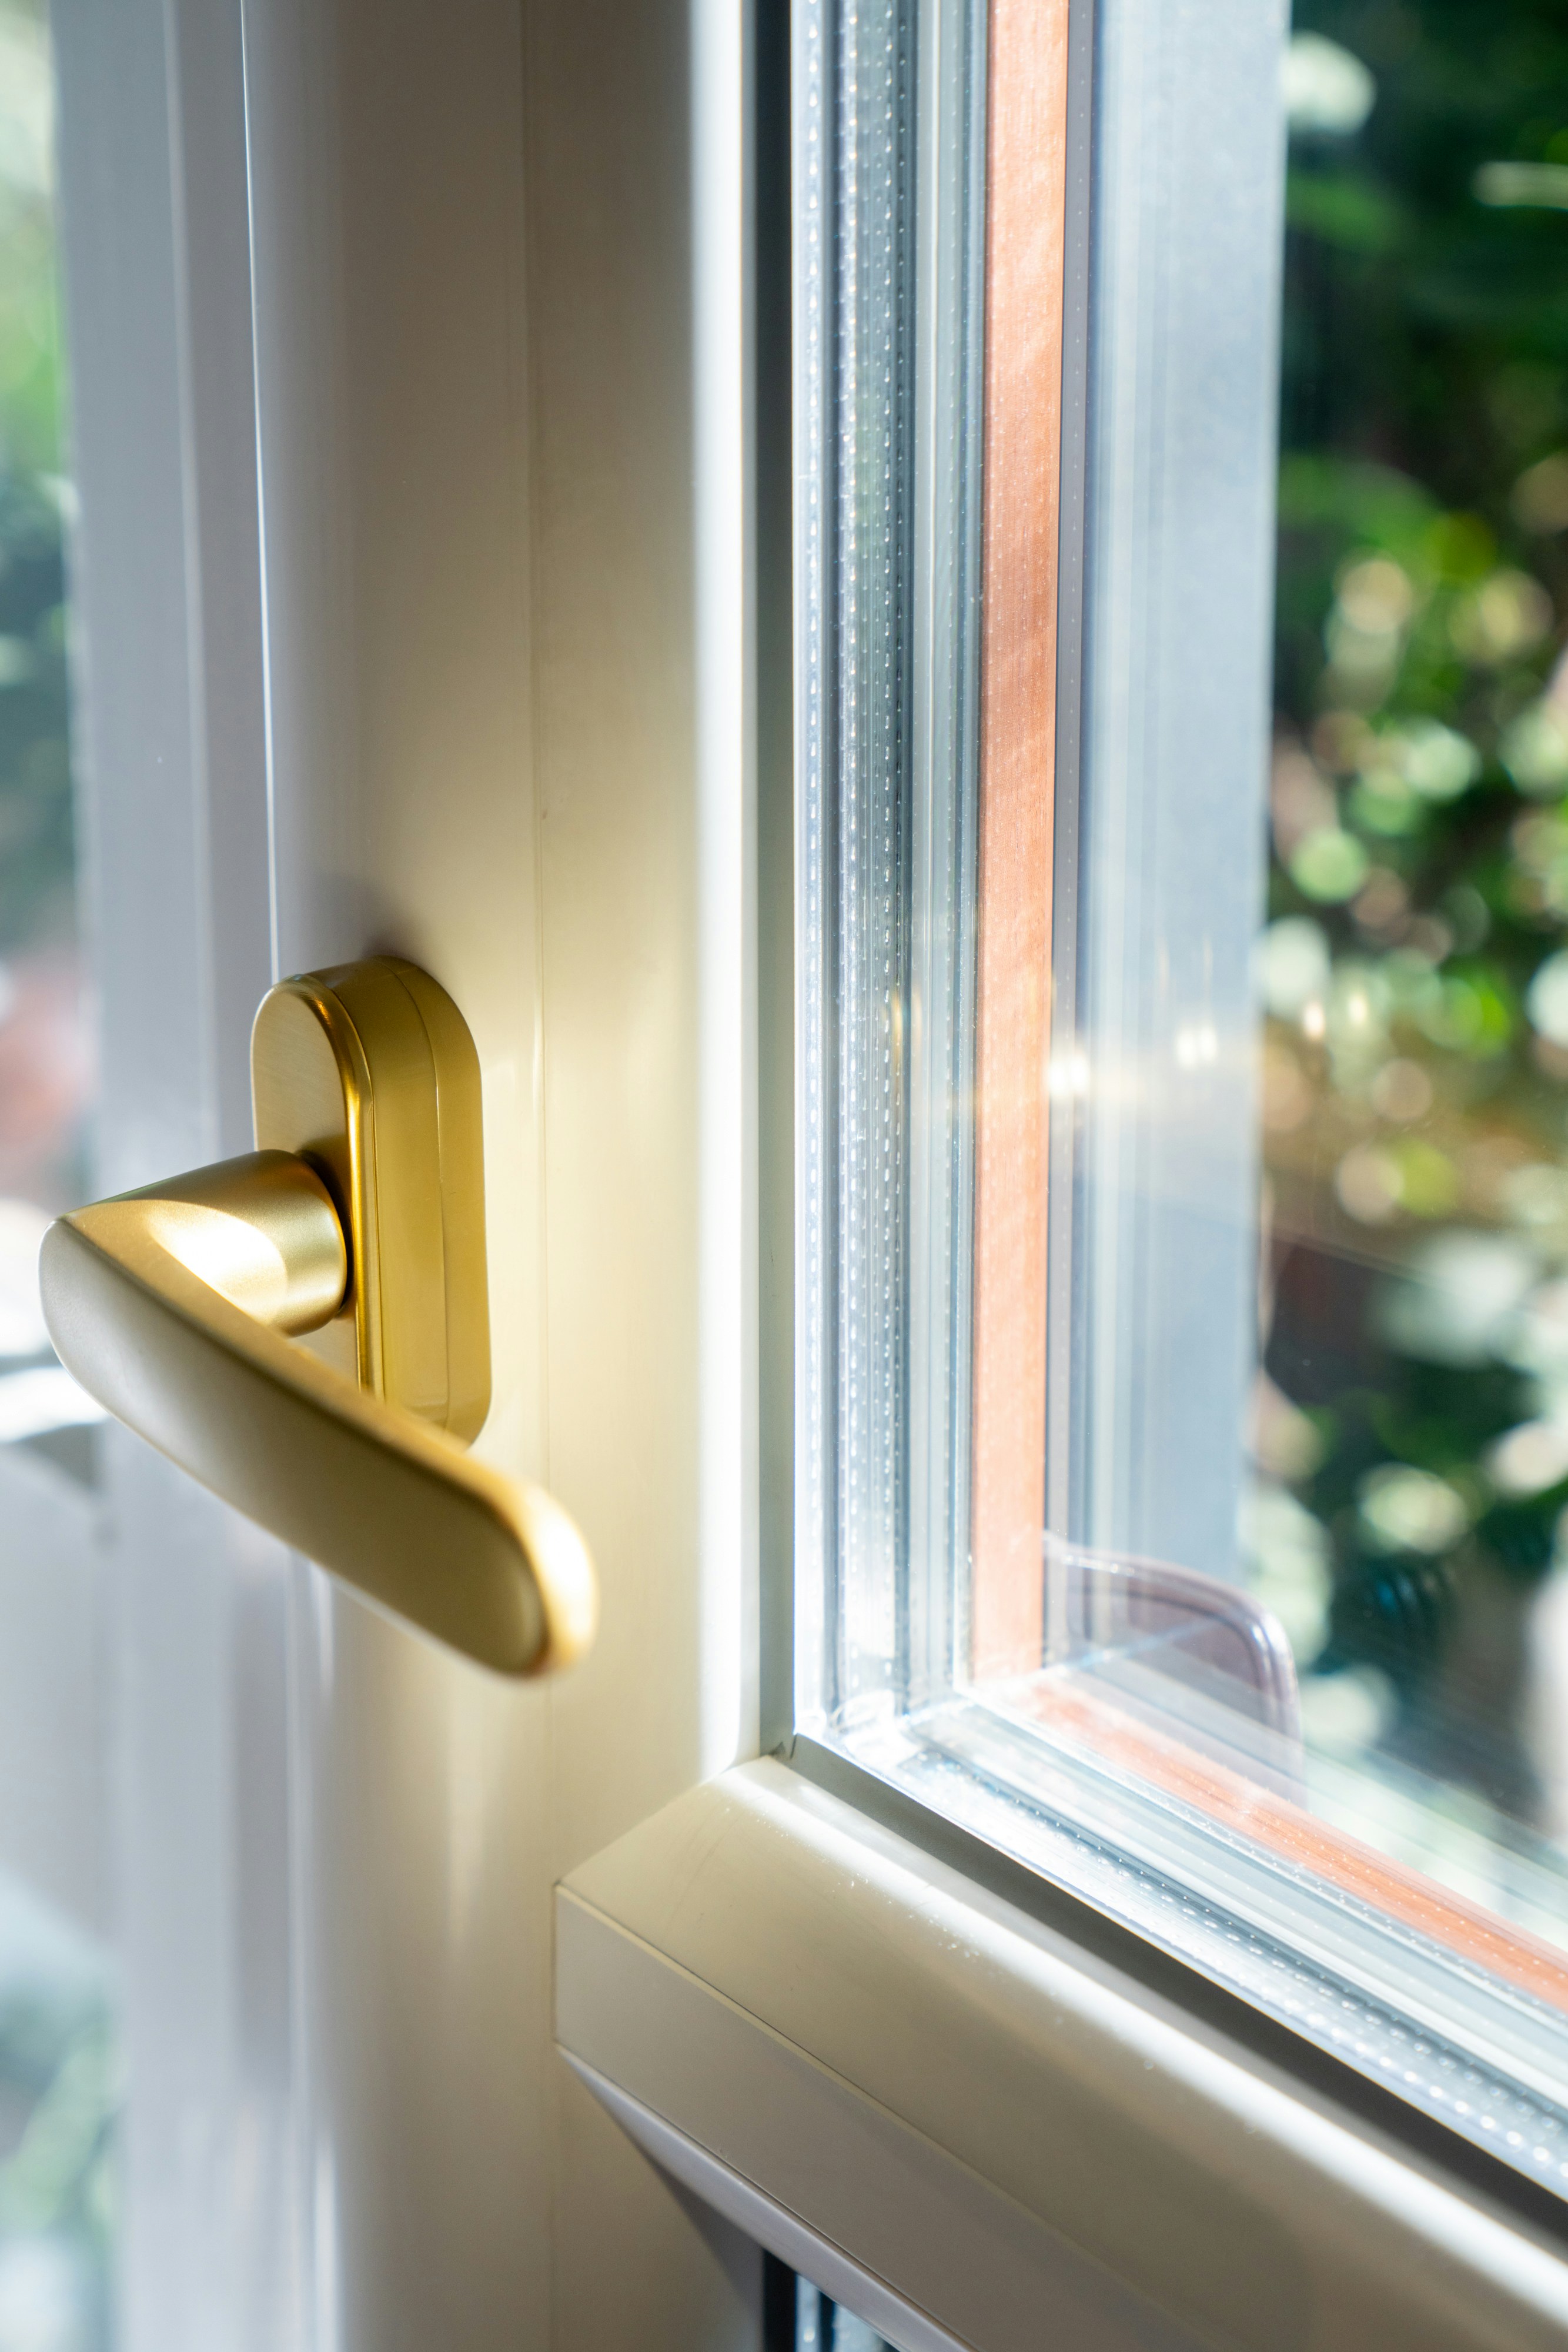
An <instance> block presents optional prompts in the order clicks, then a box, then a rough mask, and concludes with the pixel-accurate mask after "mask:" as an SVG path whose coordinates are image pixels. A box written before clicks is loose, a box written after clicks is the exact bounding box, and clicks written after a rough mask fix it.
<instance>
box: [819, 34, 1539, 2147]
mask: <svg viewBox="0 0 1568 2352" xmlns="http://www.w3.org/2000/svg"><path fill="white" fill-rule="evenodd" d="M1495 17H1496V23H1495V25H1494V23H1493V19H1492V18H1491V17H1489V18H1488V19H1487V21H1486V25H1485V26H1482V25H1481V23H1480V21H1479V19H1472V18H1471V17H1470V16H1468V15H1466V13H1465V12H1459V13H1458V15H1457V16H1456V14H1455V13H1454V12H1452V11H1450V10H1445V9H1442V8H1439V7H1438V6H1437V5H1436V0H1422V5H1416V6H1415V7H1414V8H1411V7H1409V6H1401V7H1400V8H1398V9H1396V8H1395V6H1394V5H1393V0H1362V5H1357V6H1356V7H1355V8H1354V9H1353V8H1350V7H1349V6H1348V5H1340V6H1335V5H1332V0H1303V5H1302V6H1301V9H1300V11H1299V14H1298V21H1297V23H1296V24H1295V26H1293V27H1291V26H1287V25H1286V24H1285V23H1284V22H1283V21H1281V18H1280V17H1278V16H1276V15H1274V14H1273V13H1272V12H1270V10H1268V9H1260V8H1258V7H1256V6H1254V5H1250V0H1201V5H1197V6H1193V5H1183V6H1178V5H1176V0H1100V5H1098V6H1097V7H1096V8H1095V9H1094V10H1093V12H1092V21H1091V12H1090V9H1089V7H1088V5H1087V0H1072V5H1071V7H1069V6H1068V5H1066V0H1060V5H1056V0H1052V5H1042V0H991V5H989V7H987V6H986V5H983V0H904V5H893V0H873V5H857V6H855V7H851V6H850V5H847V0H839V5H834V0H816V5H808V6H806V7H804V8H803V9H802V10H801V11H800V14H799V17H798V30H797V50H796V89H795V120H796V152H795V191H796V194H795V252H796V278H795V340H796V425H795V446H796V512H797V546H796V577H797V600H798V601H797V642H798V663H799V667H798V685H797V779H798V793H797V805H798V832H797V866H796V910H797V926H798V994H797V1136H798V1162H797V1261H796V1262H797V1272H798V1298H797V1325H796V1329H797V1344H796V1366H797V1389H796V1423H797V1460H798V1465H799V1468H798V1483H797V1496H796V1554H797V1594H798V1608H797V1627H796V1703H797V1723H798V1727H799V1731H800V1735H801V1736H802V1737H804V1738H806V1739H808V1740H814V1741H816V1742H818V1743H821V1744H823V1745H825V1746H828V1747H830V1748H835V1749H837V1750H838V1751H840V1752H841V1753H842V1754H847V1755H848V1756H849V1757H850V1758H852V1759H854V1760H855V1761H856V1762H858V1763H859V1764H861V1765H862V1766H864V1767H866V1768H867V1769H871V1770H872V1771H874V1772H876V1773H878V1774H880V1775H882V1776H883V1777H884V1778H886V1779H890V1780H894V1781H895V1782H897V1783H898V1784H900V1785H901V1786H903V1787H904V1789H905V1790H907V1791H909V1792H911V1793H913V1794H915V1795H916V1796H917V1797H919V1798H920V1799H921V1800H922V1801H925V1802H926V1803H927V1804H929V1805H931V1806H932V1807H934V1808H936V1809H938V1810H940V1811H943V1812H945V1813H946V1814H947V1815H949V1816H950V1817H953V1818H956V1819H957V1820H958V1821H960V1822H962V1823H964V1824H965V1825H967V1827H968V1828H970V1829H972V1830H974V1831H977V1832H979V1833H980V1834H981V1835H983V1836H984V1837H985V1838H986V1839H987V1840H988V1841H989V1842H990V1843H993V1844H995V1845H997V1846H999V1847H1001V1848H1004V1849H1006V1850H1007V1851H1009V1853H1012V1854H1014V1855H1015V1856H1018V1857H1020V1858H1022V1859H1024V1860H1025V1861H1027V1862H1028V1863H1029V1864H1031V1865H1032V1866H1033V1867H1035V1868H1036V1869H1038V1870H1040V1871H1041V1872H1043V1873H1044V1874H1047V1875H1049V1876H1051V1877H1052V1878H1054V1879H1056V1880H1057V1881H1059V1882H1060V1883H1061V1884H1063V1885H1067V1886H1069V1887H1071V1889H1073V1890H1074V1891H1075V1892H1077V1893H1078V1894H1079V1895H1083V1896H1085V1897H1087V1898H1088V1899H1089V1900H1091V1901H1092V1902H1093V1903H1094V1904H1096V1905H1098V1906H1101V1907H1102V1908H1103V1910H1105V1911H1106V1912H1108V1913H1110V1914H1112V1915H1113V1916H1115V1917H1117V1918H1119V1919H1120V1920H1122V1921H1123V1922H1124V1923H1125V1924H1127V1925H1129V1926H1131V1927H1134V1928H1135V1929H1137V1930H1138V1932H1139V1933H1140V1934H1142V1935H1143V1936H1145V1937H1148V1938H1150V1939H1152V1940H1154V1941H1156V1942H1158V1943H1160V1944H1161V1945H1163V1946H1165V1947H1166V1948H1169V1949H1171V1950H1174V1951H1175V1952H1176V1953H1177V1954H1179V1955H1180V1956H1181V1957H1182V1958H1185V1959H1186V1960H1187V1961H1189V1962H1190V1963H1192V1964H1194V1965H1196V1966H1197V1967H1198V1968H1200V1969H1203V1970H1204V1971H1205V1972H1206V1973H1207V1974H1208V1975H1209V1976H1211V1977H1213V1978H1215V1979H1218V1980H1219V1981H1220V1982H1221V1983H1223V1984H1224V1985H1226V1986H1227V1987H1228V1988H1229V1989H1230V1990H1233V1991H1235V1992H1238V1993H1239V1994H1241V1995H1242V1996H1243V1997H1244V1998H1245V1999H1246V2000H1249V2002H1251V2003H1253V2004H1254V2005H1255V2006H1257V2007H1259V2008H1261V2009H1263V2010H1266V2011H1270V2012H1271V2013H1272V2014H1273V2015H1275V2016H1276V2017H1277V2018H1281V2019H1283V2020H1285V2021H1288V2022H1289V2023H1291V2025H1292V2026H1293V2027H1295V2028H1296V2029H1298V2030H1299V2031H1300V2032H1302V2033H1303V2034H1305V2035H1307V2036H1309V2037H1311V2038H1312V2039H1314V2040H1316V2041H1318V2042H1320V2043H1322V2044H1323V2045H1324V2046H1325V2047H1327V2048H1329V2049H1331V2050H1332V2051H1333V2052H1334V2053H1336V2054H1337V2055H1338V2056H1340V2057H1341V2058H1343V2059H1344V2060H1346V2061H1348V2062H1349V2063H1351V2064H1353V2065H1354V2066H1356V2067H1358V2068H1360V2069H1361V2070H1363V2071H1364V2072H1365V2073H1367V2074H1371V2075H1373V2076H1374V2077H1375V2078H1378V2079H1380V2080H1382V2081H1383V2082H1384V2083H1385V2084H1388V2085H1391V2086H1392V2087H1393V2088H1395V2089H1396V2091H1397V2092H1398V2093H1399V2094H1400V2095H1401V2096H1402V2097H1405V2098H1406V2099H1408V2100H1409V2101H1411V2102H1413V2103H1415V2104H1416V2105H1419V2106H1423V2107H1425V2108H1426V2109H1427V2111H1428V2112H1429V2113H1430V2114H1431V2115H1432V2116H1436V2117H1437V2118H1439V2119H1440V2120H1441V2121H1443V2122H1444V2123H1446V2124H1448V2126H1451V2127H1452V2128H1454V2129H1455V2130H1456V2131H1458V2132H1460V2133H1463V2134H1466V2135H1467V2136H1469V2137H1470V2138H1472V2139H1473V2140H1474V2141H1476V2142H1477V2143H1478V2144H1479V2146H1481V2147H1485V2148H1488V2149H1490V2151H1492V2152H1493V2153H1494V2154H1495V2155H1497V2156H1498V2157H1500V2158H1502V2159H1503V2160H1505V2161H1507V2162H1509V2163H1511V2164H1512V2165H1514V2166H1516V2167H1518V2168H1521V2169H1522V2170H1524V2171H1526V2172H1529V2173H1532V2174H1533V2175H1535V2177H1536V2178H1537V2179H1541V2180H1543V2181H1545V2182H1548V2183H1550V2184H1551V2185H1552V2187H1554V2188H1556V2189H1562V2188H1563V2185H1564V2183H1568V2032H1565V2030H1564V2029H1565V2025H1568V1853H1565V1851H1564V1848H1563V1843H1562V1842H1561V1840H1562V1834H1563V1831H1564V1830H1565V1829H1568V1742H1565V1741H1564V1739H1563V1733H1562V1729H1561V1725H1562V1721H1563V1715H1564V1705H1563V1701H1564V1696H1568V1633H1565V1631H1564V1628H1568V1549H1565V1547H1568V1537H1565V1536H1564V1535H1562V1534H1560V1532H1559V1527H1560V1521H1561V1520H1562V1517H1563V1511H1564V1507H1565V1505H1568V1437H1565V1436H1564V1431H1565V1430H1568V1403H1565V1402H1564V1400H1568V1369H1565V1368H1568V1348H1565V1347H1564V1345H1563V1341H1562V1339H1561V1336H1560V1333H1561V1329H1562V1328H1563V1325H1564V1323H1565V1321H1568V1308H1565V1307H1564V1299H1565V1298H1568V1166H1565V1164H1564V1153H1565V1148H1568V1091H1565V1089H1568V1012H1565V1011H1564V1006H1565V1005H1568V976H1565V975H1568V945H1565V944H1564V939H1565V934H1568V891H1564V890H1563V888H1561V887H1559V885H1560V883H1561V881H1562V876H1561V874H1560V873H1559V871H1558V869H1559V867H1560V866H1562V867H1564V870H1568V853H1564V852H1563V842H1562V841H1561V840H1560V839H1559V835H1563V837H1564V838H1568V833H1565V832H1564V828H1565V825H1568V814H1565V813H1568V797H1565V795H1568V748H1565V747H1568V719H1565V718H1564V716H1563V713H1564V711H1565V710H1568V699H1565V697H1564V690H1563V686H1562V682H1561V677H1560V670H1561V667H1562V659H1561V656H1562V647H1563V625H1562V624H1561V623H1560V621H1559V614H1560V613H1561V614H1563V618H1564V619H1565V620H1568V572H1565V571H1564V570H1563V561H1564V559H1563V554H1562V550H1563V546H1564V544H1568V489H1565V488H1564V485H1565V484H1568V346H1563V345H1562V341H1561V336H1560V331H1559V329H1558V327H1557V325H1556V324H1555V323H1554V322H1555V320H1556V318H1557V304H1558V299H1559V298H1558V297H1557V296H1556V294H1555V292H1554V289H1555V287H1556V286H1557V285H1558V284H1560V282H1561V273H1562V271H1563V269H1564V268H1568V195H1565V194H1564V193H1563V190H1564V188H1565V187H1568V38H1565V39H1559V37H1558V36H1557V35H1556V34H1555V33H1554V32H1551V31H1542V20H1540V18H1539V16H1538V14H1537V12H1534V11H1532V10H1528V9H1526V8H1524V7H1523V6H1522V5H1518V6H1514V5H1510V6H1506V7H1503V8H1500V9H1499V10H1498V11H1496V12H1495ZM1516 19H1517V22H1516V21H1515V20H1516ZM1510 27H1511V30H1510ZM1527 31H1528V32H1529V38H1528V39H1527V38H1526V37H1525V35H1526V32H1527ZM1516 36H1517V37H1516ZM1549 117H1550V120H1548V118H1549ZM1554 142H1555V143H1554ZM1281 419H1282V425H1281ZM1271 614H1277V619H1276V623H1275V626H1274V630H1273V634H1272V639H1271V637H1270V615H1271ZM1270 714H1272V715H1270ZM1560 965H1561V966H1562V967H1563V970H1562V971H1559V969H1558V967H1559V966H1560ZM1560 1558H1562V1559H1563V1565H1562V1566H1560V1565H1559V1560H1560Z"/></svg>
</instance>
